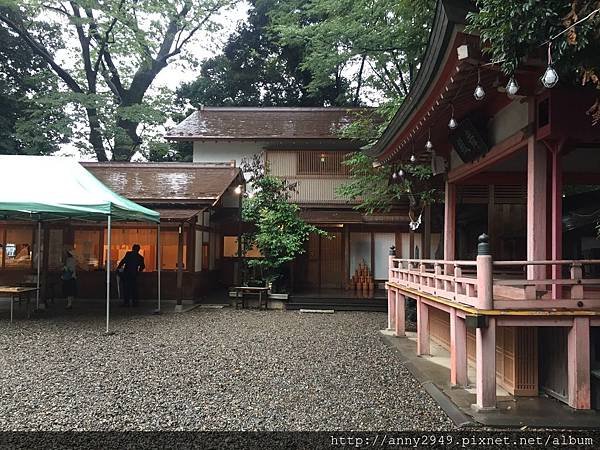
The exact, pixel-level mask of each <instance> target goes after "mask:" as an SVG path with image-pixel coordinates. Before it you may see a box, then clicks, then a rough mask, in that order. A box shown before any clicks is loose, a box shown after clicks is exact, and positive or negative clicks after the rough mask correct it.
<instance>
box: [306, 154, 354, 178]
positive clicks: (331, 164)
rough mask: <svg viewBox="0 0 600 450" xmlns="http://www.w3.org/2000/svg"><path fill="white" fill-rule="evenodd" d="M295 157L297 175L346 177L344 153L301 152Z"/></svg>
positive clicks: (346, 169) (346, 167)
mask: <svg viewBox="0 0 600 450" xmlns="http://www.w3.org/2000/svg"><path fill="white" fill-rule="evenodd" d="M297 157H298V172H297V173H298V175H341V176H345V175H348V166H346V165H345V164H342V162H343V161H344V159H345V158H346V153H345V152H322V151H301V152H298V153H297Z"/></svg>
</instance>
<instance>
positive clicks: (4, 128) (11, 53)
mask: <svg viewBox="0 0 600 450" xmlns="http://www.w3.org/2000/svg"><path fill="white" fill-rule="evenodd" d="M0 13H9V12H8V11H6V10H5V9H3V8H2V7H0ZM30 32H31V33H32V34H35V35H37V36H39V37H41V38H44V39H46V40H47V42H48V47H49V49H51V50H52V51H54V49H56V48H57V47H59V46H60V41H57V40H55V39H53V35H54V33H55V30H54V29H52V28H50V27H47V26H44V27H42V28H35V29H31V30H30ZM64 106H65V104H64V101H63V100H62V99H61V98H60V95H59V94H58V86H57V83H56V80H55V79H54V78H53V77H52V74H51V73H50V72H49V71H48V70H47V69H46V64H45V63H44V61H43V60H42V59H41V58H39V57H37V56H36V55H35V54H34V53H33V52H32V51H31V50H30V49H29V47H27V46H24V45H23V44H22V42H21V41H20V40H19V39H18V37H16V36H15V35H14V34H12V33H10V32H9V31H8V30H7V29H6V28H4V27H1V26H0V154H33V155H45V154H49V153H52V152H54V151H56V150H58V145H59V144H61V143H63V142H66V141H67V140H68V138H69V136H70V135H71V131H72V130H71V127H70V122H69V120H68V118H67V116H66V114H65V113H64V112H63V108H64Z"/></svg>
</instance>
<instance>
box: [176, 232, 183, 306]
mask: <svg viewBox="0 0 600 450" xmlns="http://www.w3.org/2000/svg"><path fill="white" fill-rule="evenodd" d="M182 304H183V223H181V224H179V228H178V239H177V305H182Z"/></svg>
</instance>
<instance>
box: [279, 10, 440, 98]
mask: <svg viewBox="0 0 600 450" xmlns="http://www.w3.org/2000/svg"><path fill="white" fill-rule="evenodd" d="M434 5H435V1H434V0H378V1H373V0H310V1H308V2H307V1H304V0H281V1H277V2H276V4H275V7H274V8H273V9H272V10H271V12H270V17H271V20H272V22H273V24H272V25H271V29H272V30H274V32H276V33H278V35H280V36H281V41H282V42H283V43H285V44H287V45H296V46H305V47H306V57H305V58H304V61H303V62H302V65H301V67H303V68H305V69H307V70H310V71H311V72H312V74H313V80H312V81H311V83H310V85H309V89H310V90H317V89H319V88H320V87H321V86H323V85H326V84H327V83H329V82H330V77H331V76H330V73H331V71H332V70H334V71H335V72H336V73H338V74H340V76H343V77H347V78H348V79H349V81H351V82H352V85H353V93H352V98H353V102H354V103H357V101H358V99H360V98H361V95H362V94H363V92H364V91H365V89H371V91H372V92H375V93H376V94H377V97H383V99H381V98H380V100H383V101H389V100H397V99H398V98H403V97H405V96H406V95H407V94H408V92H409V91H410V87H411V84H412V82H413V80H414V78H415V76H416V74H417V71H418V68H419V62H420V58H421V56H422V53H423V49H424V48H425V44H426V42H427V38H428V35H429V27H430V21H431V19H432V17H433V6H434Z"/></svg>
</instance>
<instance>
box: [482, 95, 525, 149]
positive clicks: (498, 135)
mask: <svg viewBox="0 0 600 450" xmlns="http://www.w3.org/2000/svg"><path fill="white" fill-rule="evenodd" d="M528 121H529V105H528V104H527V102H523V103H521V101H520V100H514V101H513V102H512V103H510V104H509V105H507V106H505V107H504V108H502V109H501V110H500V111H498V112H497V113H496V115H495V116H494V117H493V118H492V120H490V123H489V125H488V127H489V136H490V139H491V142H490V144H491V145H495V144H497V143H498V142H502V141H503V140H504V139H506V138H507V137H510V136H511V135H513V134H515V133H516V132H517V131H519V130H520V129H521V128H523V127H525V126H527V123H528Z"/></svg>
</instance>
